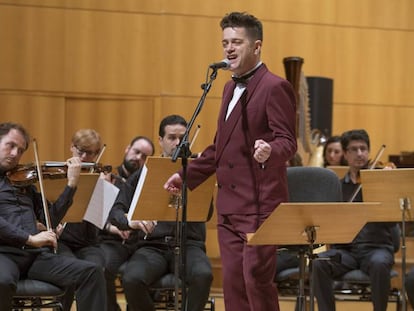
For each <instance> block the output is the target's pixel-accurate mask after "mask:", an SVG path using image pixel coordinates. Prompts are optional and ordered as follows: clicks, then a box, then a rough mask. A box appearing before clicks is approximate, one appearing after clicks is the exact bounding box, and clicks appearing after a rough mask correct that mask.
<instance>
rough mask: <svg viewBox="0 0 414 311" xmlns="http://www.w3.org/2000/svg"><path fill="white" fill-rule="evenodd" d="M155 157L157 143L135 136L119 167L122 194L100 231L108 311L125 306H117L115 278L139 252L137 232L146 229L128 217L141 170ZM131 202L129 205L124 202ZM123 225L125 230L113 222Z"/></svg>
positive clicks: (116, 181) (140, 223)
mask: <svg viewBox="0 0 414 311" xmlns="http://www.w3.org/2000/svg"><path fill="white" fill-rule="evenodd" d="M153 154H154V144H153V143H152V141H151V140H150V139H149V138H148V137H145V136H136V137H134V138H133V139H132V140H131V142H130V144H129V145H128V146H127V147H126V149H125V154H124V159H123V161H122V164H121V165H120V166H118V168H117V173H118V175H116V177H117V178H115V179H113V180H112V182H113V183H114V185H115V186H117V187H118V188H119V194H118V197H117V199H116V201H115V204H114V207H113V208H112V210H111V212H110V215H109V217H108V221H107V223H106V225H105V230H102V231H101V232H100V244H99V247H100V248H101V249H102V251H103V253H104V254H105V279H106V291H107V301H108V308H107V309H108V311H119V310H121V307H120V306H119V305H118V303H117V299H116V288H115V279H116V277H117V276H118V270H119V267H120V266H121V265H122V264H123V263H124V262H126V261H127V260H128V259H129V257H130V256H131V255H132V254H133V253H134V251H135V250H136V245H137V233H136V231H135V230H137V229H143V228H142V222H139V221H136V222H133V221H132V222H128V220H127V218H126V217H125V214H126V213H128V210H129V205H130V203H131V200H132V196H133V194H134V191H135V187H136V185H137V182H138V177H139V174H140V172H141V168H142V166H143V165H144V163H145V161H146V159H147V157H148V156H151V155H153ZM124 201H127V203H126V204H122V203H120V202H124ZM119 206H121V208H119V209H117V207H119ZM122 221H124V222H123V226H120V227H121V229H119V228H118V227H116V226H114V225H113V224H112V222H114V223H117V222H118V223H119V222H122Z"/></svg>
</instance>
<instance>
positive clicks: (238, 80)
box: [231, 66, 260, 85]
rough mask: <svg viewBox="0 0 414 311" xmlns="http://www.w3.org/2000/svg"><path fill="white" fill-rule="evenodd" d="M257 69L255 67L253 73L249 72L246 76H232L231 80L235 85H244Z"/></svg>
mask: <svg viewBox="0 0 414 311" xmlns="http://www.w3.org/2000/svg"><path fill="white" fill-rule="evenodd" d="M259 68H260V66H259V67H257V68H256V69H254V70H253V71H251V72H249V73H248V74H247V75H244V76H241V77H235V76H232V77H231V78H232V79H233V81H234V82H236V84H238V83H241V84H246V85H247V82H248V81H249V79H250V78H251V77H252V76H253V75H254V74H255V72H256V71H257V69H259Z"/></svg>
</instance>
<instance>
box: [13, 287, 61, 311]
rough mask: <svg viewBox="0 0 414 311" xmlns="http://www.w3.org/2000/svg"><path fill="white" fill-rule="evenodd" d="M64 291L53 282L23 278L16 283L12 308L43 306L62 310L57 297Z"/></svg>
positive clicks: (34, 308)
mask: <svg viewBox="0 0 414 311" xmlns="http://www.w3.org/2000/svg"><path fill="white" fill-rule="evenodd" d="M64 293H65V290H64V289H62V288H60V287H57V286H55V285H53V284H50V283H47V282H43V281H39V280H30V279H23V280H20V281H19V282H18V283H17V290H16V293H15V295H14V296H13V303H12V305H13V307H12V310H24V309H25V310H40V309H43V308H48V309H52V310H63V307H62V304H61V302H60V301H59V299H58V298H59V297H61V296H63V294H64Z"/></svg>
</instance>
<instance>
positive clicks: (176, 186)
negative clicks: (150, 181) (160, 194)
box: [164, 173, 183, 194]
mask: <svg viewBox="0 0 414 311" xmlns="http://www.w3.org/2000/svg"><path fill="white" fill-rule="evenodd" d="M182 185H183V180H182V179H181V176H180V175H179V174H178V173H175V174H173V175H172V176H171V177H170V178H168V180H167V182H166V183H165V184H164V189H165V190H167V191H168V192H169V193H171V194H178V193H180V190H181V187H182Z"/></svg>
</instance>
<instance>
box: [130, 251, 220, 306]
mask: <svg viewBox="0 0 414 311" xmlns="http://www.w3.org/2000/svg"><path fill="white" fill-rule="evenodd" d="M185 252H186V254H187V256H186V260H187V263H186V284H187V288H188V291H187V299H188V300H187V309H186V310H188V311H202V310H204V307H205V305H206V303H207V300H208V297H209V295H210V286H211V282H212V281H213V275H212V271H211V265H210V261H209V259H208V257H207V255H206V253H205V251H204V249H203V248H202V247H200V246H195V245H187V247H186V250H185ZM174 263H175V260H174V247H173V246H166V247H160V248H159V247H150V246H145V247H142V248H139V249H138V250H137V251H136V252H135V253H134V254H133V255H132V256H131V258H130V259H129V260H128V262H127V266H126V268H125V271H124V274H123V277H122V284H123V286H124V291H125V296H126V299H127V303H128V307H129V309H130V310H131V311H152V310H154V303H153V300H152V297H151V294H150V286H151V284H153V283H154V282H156V281H157V280H159V279H160V278H161V277H162V276H163V275H165V274H167V273H174Z"/></svg>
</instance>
